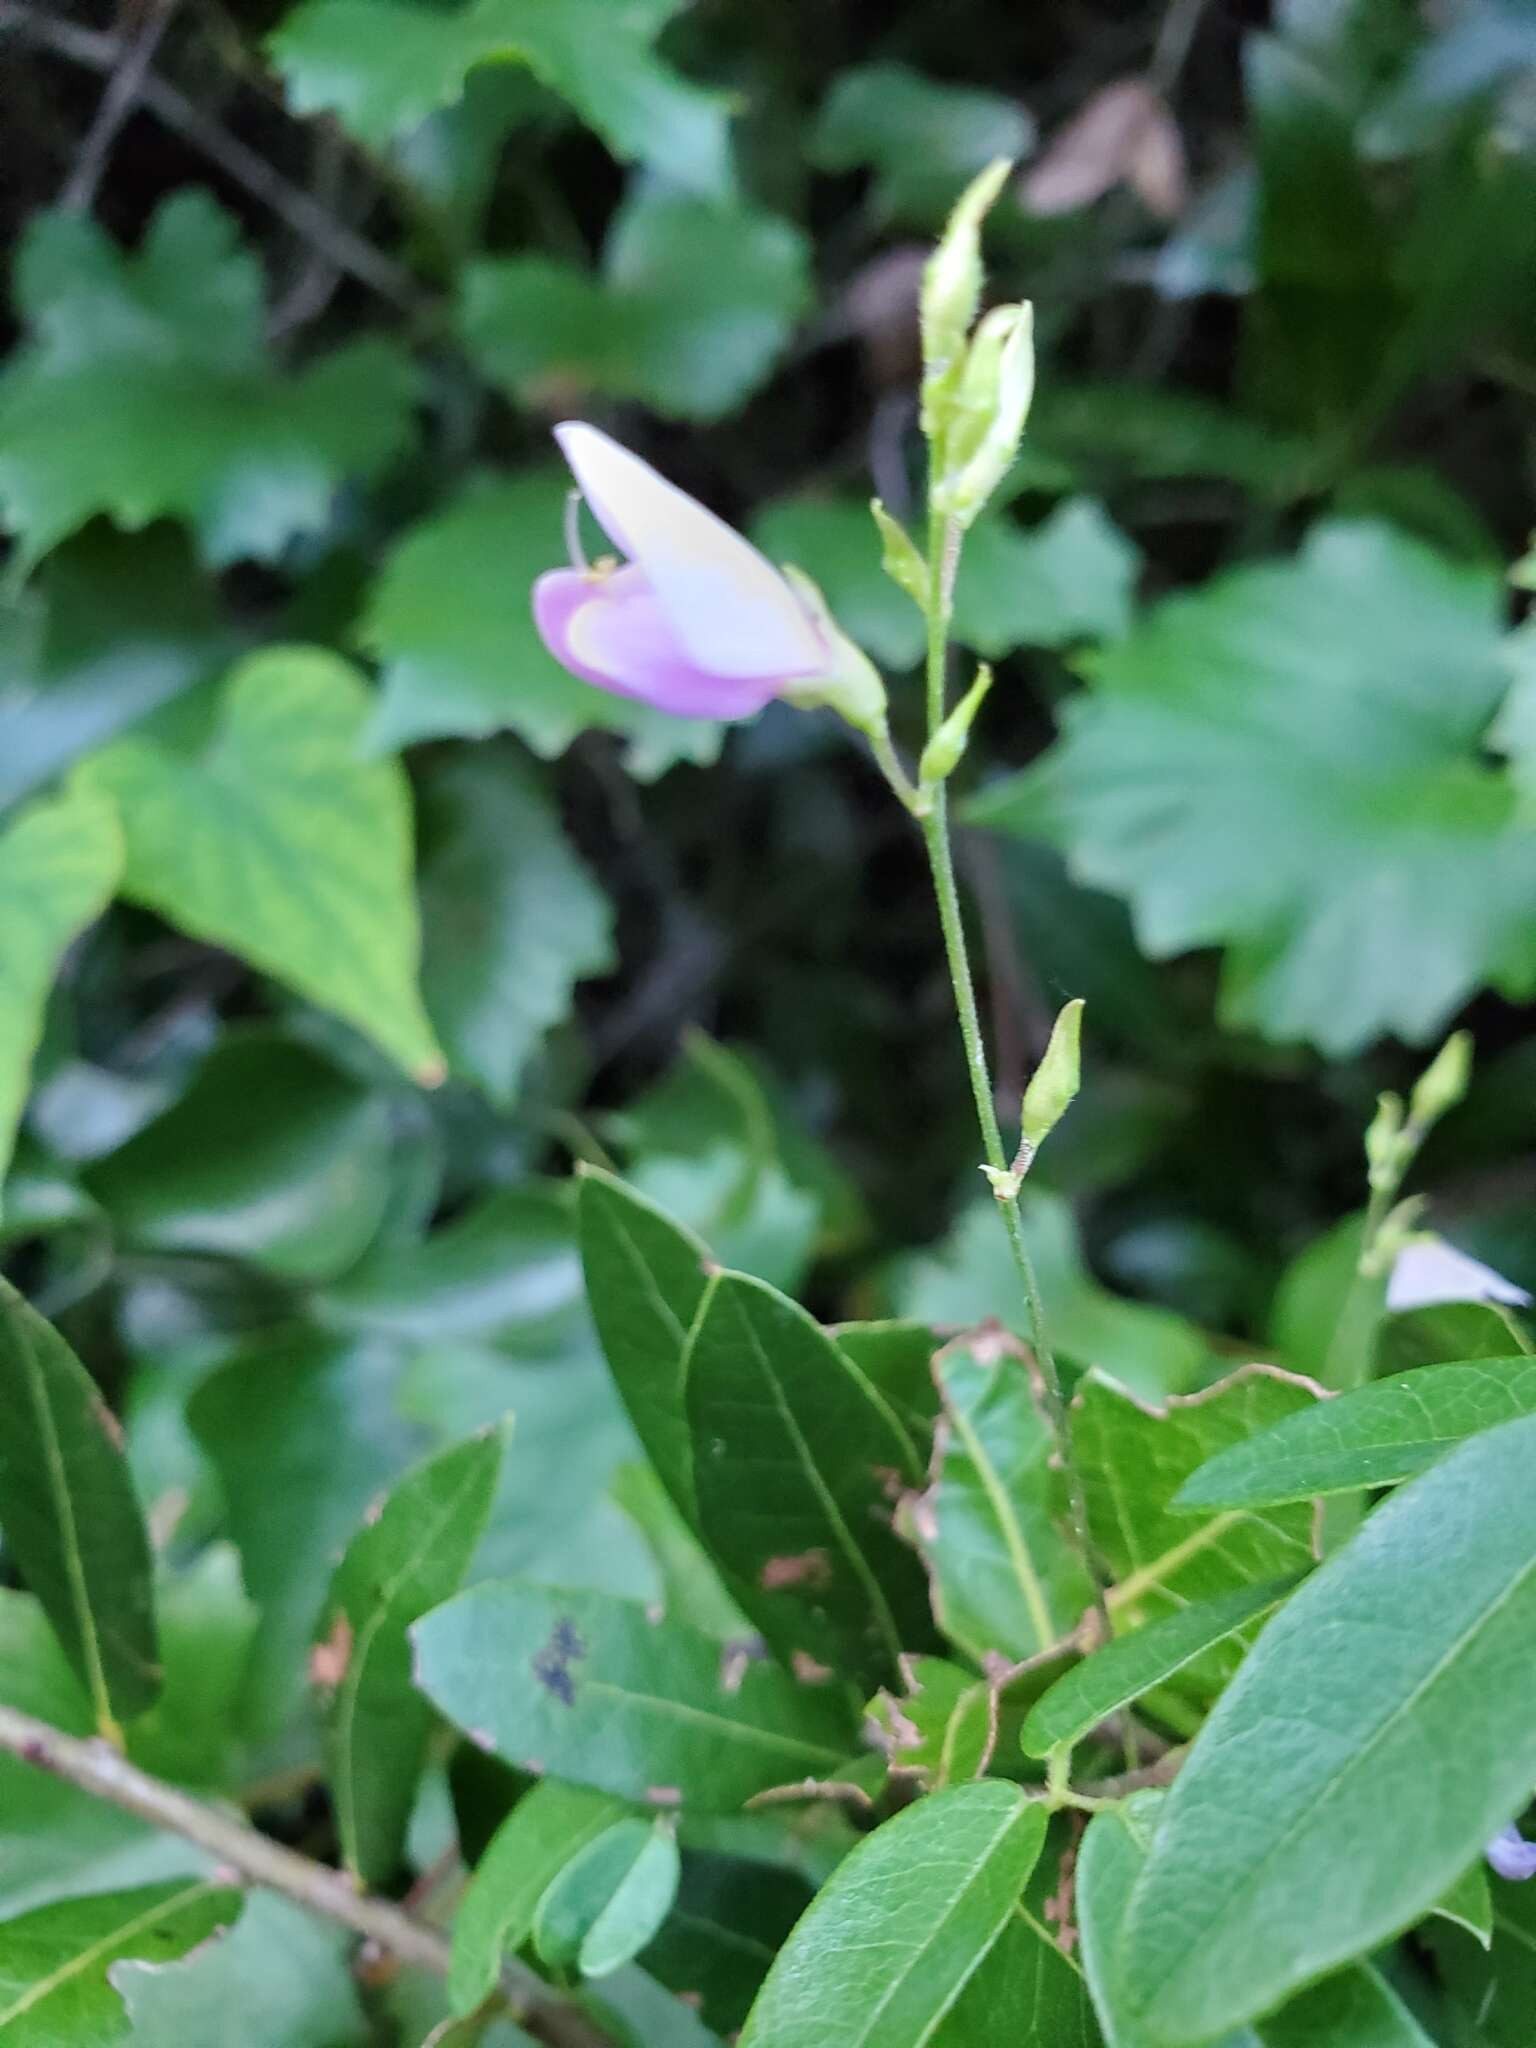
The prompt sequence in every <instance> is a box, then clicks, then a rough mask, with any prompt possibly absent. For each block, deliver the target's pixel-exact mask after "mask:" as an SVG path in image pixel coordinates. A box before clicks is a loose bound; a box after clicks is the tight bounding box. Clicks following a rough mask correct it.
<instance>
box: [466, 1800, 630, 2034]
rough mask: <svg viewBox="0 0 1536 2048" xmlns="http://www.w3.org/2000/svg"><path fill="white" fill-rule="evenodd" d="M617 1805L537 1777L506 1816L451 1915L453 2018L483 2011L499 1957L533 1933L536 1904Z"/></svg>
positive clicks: (616, 1812)
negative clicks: (457, 2015) (477, 2008)
mask: <svg viewBox="0 0 1536 2048" xmlns="http://www.w3.org/2000/svg"><path fill="white" fill-rule="evenodd" d="M623 1812H624V1807H623V1804H622V1802H621V1801H619V1800H617V1799H615V1798H614V1797H613V1796H612V1794H611V1793H608V1792H597V1791H594V1790H593V1789H592V1787H591V1786H590V1785H567V1784H565V1783H563V1782H562V1781H561V1780H560V1779H558V1778H542V1779H540V1781H539V1783H538V1784H537V1785H535V1786H534V1787H533V1788H532V1790H531V1791H528V1792H525V1793H524V1794H523V1796H522V1798H521V1799H520V1800H519V1801H518V1802H517V1804H516V1806H514V1807H513V1809H512V1811H511V1812H510V1813H509V1814H508V1815H507V1817H506V1819H505V1820H504V1821H503V1822H502V1824H501V1826H500V1827H499V1828H498V1829H497V1830H496V1833H495V1834H494V1835H493V1836H492V1838H491V1841H490V1844H489V1846H488V1847H487V1849H486V1851H485V1854H484V1855H483V1856H482V1857H481V1858H480V1861H479V1862H478V1863H477V1864H476V1866H475V1870H474V1875H473V1876H472V1877H471V1878H470V1881H469V1886H468V1889H467V1890H466V1891H465V1893H464V1896H463V1898H462V1899H461V1900H460V1901H459V1906H458V1910H457V1912H456V1913H455V1914H454V1916H453V1968H452V1971H451V1973H450V1975H449V1979H448V1992H449V1997H450V1999H451V2001H452V2004H453V2009H454V2011H455V2012H457V2013H470V2012H473V2011H474V2010H475V2008H476V2007H477V2006H480V2005H483V2004H484V2002H485V2000H486V1999H487V1998H489V1996H490V1995H491V1993H492V1991H494V1990H495V1988H496V1980H497V1978H498V1976H499V1975H500V1972H501V1964H502V1958H503V1957H504V1956H507V1955H512V1954H515V1953H516V1951H517V1950H518V1949H520V1948H521V1947H522V1945H523V1943H524V1942H525V1941H526V1940H527V1939H528V1937H529V1935H530V1934H531V1933H532V1931H533V1916H534V1913H535V1911H536V1910H537V1907H538V1904H539V1901H540V1899H542V1898H543V1896H544V1894H545V1892H546V1891H547V1890H548V1889H549V1887H550V1885H551V1884H553V1882H554V1881H555V1879H556V1878H557V1877H558V1876H559V1874H560V1872H561V1871H562V1870H563V1869H564V1868H565V1867H566V1865H567V1863H569V1861H570V1859H571V1858H572V1857H573V1856H576V1855H579V1854H580V1852H581V1851H582V1849H584V1848H585V1847H586V1845H587V1844H588V1843H589V1842H592V1841H595V1840H596V1839H597V1838H598V1836H600V1835H601V1834H603V1833H604V1832H605V1831H606V1830H607V1829H608V1828H609V1827H611V1826H612V1824H613V1822H614V1821H616V1820H617V1819H619V1817H620V1816H621V1815H622V1814H623Z"/></svg>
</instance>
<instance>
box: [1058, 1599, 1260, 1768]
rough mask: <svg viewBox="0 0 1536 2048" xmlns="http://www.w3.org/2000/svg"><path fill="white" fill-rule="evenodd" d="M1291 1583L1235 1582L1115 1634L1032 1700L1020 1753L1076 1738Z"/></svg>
mask: <svg viewBox="0 0 1536 2048" xmlns="http://www.w3.org/2000/svg"><path fill="white" fill-rule="evenodd" d="M1296 1583H1297V1581H1296V1579H1295V1577H1291V1578H1285V1579H1272V1580H1270V1581H1268V1582H1267V1583H1264V1584H1260V1585H1257V1586H1236V1587H1234V1588H1233V1590H1232V1591H1231V1592H1230V1593H1223V1594H1219V1595H1218V1596H1217V1597H1216V1598H1215V1599H1214V1600H1200V1601H1197V1602H1196V1603H1195V1604H1194V1605H1193V1606H1192V1607H1185V1608H1181V1609H1176V1610H1175V1611H1174V1612H1173V1613H1171V1614H1165V1615H1164V1616H1163V1618H1162V1620H1161V1621H1154V1622H1152V1623H1151V1624H1150V1625H1149V1626H1148V1627H1146V1628H1139V1629H1136V1630H1135V1631H1134V1632H1133V1633H1132V1634H1131V1635H1128V1636H1117V1637H1116V1638H1115V1640H1114V1641H1113V1642H1110V1643H1106V1644H1105V1645H1104V1647H1103V1648H1102V1649H1101V1650H1095V1651H1094V1653H1093V1655H1092V1656H1091V1657H1087V1658H1085V1659H1084V1660H1083V1662H1082V1663H1081V1664H1078V1665H1075V1666H1074V1667H1073V1669H1072V1670H1070V1671H1069V1672H1067V1673H1066V1674H1065V1676H1064V1677H1061V1678H1058V1679H1057V1681H1056V1683H1055V1684H1054V1685H1053V1686H1051V1687H1050V1689H1049V1690H1048V1691H1047V1692H1044V1693H1042V1694H1041V1696H1040V1698H1039V1699H1038V1700H1036V1702H1035V1704H1034V1705H1033V1707H1031V1708H1030V1710H1029V1716H1028V1718H1027V1719H1026V1721H1025V1723H1024V1732H1023V1736H1022V1738H1021V1740H1022V1742H1023V1747H1024V1754H1025V1755H1026V1756H1049V1755H1050V1753H1051V1751H1052V1750H1053V1749H1056V1748H1059V1747H1060V1746H1061V1745H1062V1744H1063V1743H1074V1742H1081V1741H1082V1739H1083V1737H1084V1736H1085V1735H1087V1734H1089V1733H1090V1732H1091V1731H1092V1730H1093V1729H1094V1728H1096V1727H1097V1726H1098V1724H1099V1723H1100V1722H1101V1721H1104V1720H1107V1719H1108V1717H1109V1716H1110V1715H1111V1714H1112V1713H1114V1712H1115V1710H1116V1708H1118V1707H1123V1706H1127V1705H1129V1704H1130V1702H1131V1701H1132V1700H1137V1699H1140V1698H1141V1697H1142V1695H1143V1694H1144V1693H1148V1692H1151V1691H1152V1689H1153V1687H1154V1686H1158V1685H1161V1684H1162V1683H1163V1681H1164V1679H1166V1678H1171V1677H1172V1676H1173V1675H1174V1673H1175V1672H1176V1671H1182V1670H1183V1668H1184V1666H1185V1665H1186V1664H1188V1663H1190V1662H1191V1661H1192V1660H1193V1659H1194V1658H1196V1657H1198V1656H1199V1655H1200V1654H1201V1652H1202V1651H1204V1650H1208V1649H1210V1648H1211V1647H1212V1645H1213V1644H1216V1643H1221V1642H1225V1641H1226V1639H1227V1637H1228V1636H1230V1635H1232V1634H1234V1633H1235V1632H1236V1630H1238V1629H1240V1628H1241V1627H1242V1626H1243V1625H1244V1623H1245V1622H1249V1621H1254V1620H1256V1619H1257V1618H1258V1616H1260V1615H1261V1614H1264V1613H1266V1612H1267V1611H1268V1610H1269V1609H1270V1608H1271V1607H1273V1606H1275V1605H1276V1604H1277V1603H1278V1602H1279V1601H1281V1600H1283V1599H1284V1598H1285V1596H1286V1594H1287V1593H1288V1592H1289V1591H1290V1590H1291V1588H1292V1587H1293V1586H1294V1585H1295V1584H1296Z"/></svg>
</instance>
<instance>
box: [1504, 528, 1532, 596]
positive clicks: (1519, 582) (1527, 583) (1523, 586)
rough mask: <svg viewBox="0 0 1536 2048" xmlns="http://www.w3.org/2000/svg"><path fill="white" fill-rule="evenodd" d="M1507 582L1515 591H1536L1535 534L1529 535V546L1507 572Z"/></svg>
mask: <svg viewBox="0 0 1536 2048" xmlns="http://www.w3.org/2000/svg"><path fill="white" fill-rule="evenodd" d="M1509 580H1510V582H1511V583H1513V585H1514V586H1515V588H1516V590H1532V591H1536V533H1533V534H1532V535H1531V545H1530V547H1529V548H1528V549H1527V551H1526V552H1525V554H1523V555H1522V556H1521V557H1520V559H1519V561H1518V562H1516V564H1515V566H1514V567H1513V569H1511V570H1510V572H1509Z"/></svg>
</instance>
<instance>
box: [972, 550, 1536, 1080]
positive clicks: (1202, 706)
mask: <svg viewBox="0 0 1536 2048" xmlns="http://www.w3.org/2000/svg"><path fill="white" fill-rule="evenodd" d="M1500 603H1501V599H1500V594H1499V589H1498V580H1497V576H1496V574H1495V573H1494V572H1493V571H1492V570H1490V569H1488V568H1487V567H1486V566H1483V565H1468V564H1466V563H1464V562H1458V561H1452V560H1449V559H1447V558H1445V557H1442V556H1439V555H1436V554H1434V553H1433V552H1431V551H1430V550H1429V549H1427V548H1424V547H1422V546H1420V545H1418V544H1417V543H1415V542H1412V541H1409V540H1407V539H1405V538H1404V537H1403V536H1402V535H1401V534H1398V533H1396V532H1394V531H1393V530H1392V529H1390V528H1386V527H1373V526H1367V525H1356V524H1346V523H1334V524H1330V525H1325V526H1322V527H1319V528H1318V529H1316V530H1315V531H1314V533H1313V534H1312V536H1311V538H1310V539H1309V541H1308V543H1307V545H1306V547H1305V549H1304V550H1303V551H1302V553H1301V554H1300V555H1298V556H1297V557H1296V558H1295V559H1294V560H1292V561H1286V562H1277V563H1267V564H1264V565H1262V566H1260V567H1256V568H1240V569H1235V570H1231V571H1229V572H1228V573H1227V574H1225V575H1223V576H1220V577H1218V578H1216V579H1215V580H1214V581H1213V582H1211V583H1209V584H1208V585H1206V586H1205V588H1203V589H1202V590H1200V591H1198V592H1196V593H1194V594H1189V595H1182V596H1178V597H1172V598H1168V599H1166V600H1165V601H1164V602H1163V603H1162V604H1161V605H1159V606H1157V607H1156V608H1155V610H1154V611H1152V612H1151V613H1150V614H1148V616H1147V617H1146V619H1145V621H1144V622H1143V623H1142V624H1141V625H1140V626H1138V627H1137V629H1136V630H1135V631H1134V632H1132V633H1131V634H1129V635H1128V636H1127V637H1126V638H1125V639H1124V640H1122V641H1120V642H1118V643H1116V644H1114V645H1113V646H1111V647H1109V648H1106V649H1105V650H1103V651H1102V652H1101V654H1100V655H1099V656H1098V658H1097V660H1096V662H1095V664H1094V670H1093V685H1092V687H1091V688H1090V689H1089V690H1088V691H1086V692H1084V693H1083V694H1082V695H1081V696H1079V697H1077V698H1075V699H1073V700H1072V701H1071V702H1070V703H1069V704H1068V705H1067V706H1066V707H1065V709H1064V712H1063V719H1062V726H1063V735H1062V738H1061V740H1060V742H1059V743H1058V745H1057V746H1056V748H1055V749H1054V750H1053V751H1052V752H1051V754H1050V755H1048V756H1047V757H1046V759H1045V761H1044V762H1043V763H1042V764H1041V765H1040V766H1039V767H1037V768H1033V769H1030V770H1027V771H1026V772H1025V773H1024V775H1023V776H1021V777H1015V778H1013V779H1011V780H1010V781H1008V782H1006V783H1004V784H1002V785H1000V786H999V787H998V788H997V789H995V790H993V791H990V792H989V793H988V795H987V796H986V798H985V799H984V800H982V801H981V802H980V803H978V804H975V805H973V806H972V809H971V812H970V815H971V816H972V817H973V818H975V819H977V820H978V821H981V822H984V823H988V824H992V825H996V826H998V827H1000V828H1001V829H1003V830H1005V831H1014V832H1018V833H1020V834H1022V835H1024V836H1026V837H1027V836H1032V835H1033V836H1041V837H1046V838H1049V839H1051V840H1053V841H1054V842H1055V843H1057V844H1058V845H1061V846H1062V847H1064V848H1065V849H1066V850H1067V852H1068V854H1069V856H1070V860H1071V864H1072V868H1073V872H1074V873H1075V874H1076V875H1077V877H1078V878H1079V879H1080V880H1082V881H1085V882H1089V883H1092V884H1094V885H1096V886H1098V887H1102V888H1107V889H1112V890H1116V891H1119V892H1120V893H1121V894H1123V895H1125V896H1127V897H1128V898H1129V899H1130V902H1131V905H1132V909H1133V912H1134V916H1135V920H1136V927H1137V933H1138V937H1139V939H1140V941H1141V944H1142V945H1143V947H1144V948H1145V949H1146V950H1147V951H1148V952H1150V953H1151V954H1153V955H1154V956H1155V957H1158V958H1162V957H1166V956H1168V955H1171V954H1175V953H1180V952H1184V951H1186V950H1188V949H1189V948H1191V947H1195V946H1208V945H1218V944H1225V945H1226V946H1227V947H1228V948H1229V951H1228V955H1227V960H1226V967H1225V973H1224V981H1223V1015H1224V1019H1225V1021H1226V1022H1227V1023H1228V1024H1230V1025H1234V1026H1238V1027H1242V1028H1248V1029H1255V1030H1258V1031H1260V1032H1262V1033H1263V1034H1264V1035H1265V1036H1266V1037H1269V1038H1273V1039H1278V1040H1292V1039H1310V1040H1311V1041H1312V1042H1313V1043H1314V1044H1316V1045H1318V1046H1320V1047H1321V1048H1323V1049H1324V1050H1325V1051H1328V1052H1331V1053H1335V1054H1342V1053H1347V1052H1353V1051H1356V1050H1358V1049H1359V1048H1360V1047H1361V1046H1363V1045H1366V1044H1368V1043H1369V1042H1370V1041H1371V1040H1373V1039H1374V1038H1377V1037H1379V1036H1381V1035H1382V1034H1383V1033H1385V1032H1395V1033H1396V1034H1398V1035H1399V1036H1401V1037H1404V1038H1407V1039H1410V1040H1413V1041H1420V1040H1423V1039H1425V1038H1428V1037H1430V1036H1432V1035H1434V1034H1435V1033H1436V1032H1438V1031H1439V1030H1440V1029H1441V1028H1442V1027H1443V1024H1444V1021H1445V1019H1446V1017H1447V1016H1448V1015H1449V1014H1450V1013H1451V1012H1452V1011H1453V1010H1455V1009H1456V1008H1457V1007H1458V1006H1459V1005H1460V1004H1461V1003H1463V1002H1464V1001H1465V1000H1466V998H1467V997H1468V996H1469V995H1470V994H1471V993H1472V992H1473V991H1474V990H1475V989H1476V988H1477V987H1478V986H1479V985H1480V984H1481V983H1483V982H1485V981H1491V982H1492V983H1493V984H1494V985H1495V986H1497V987H1498V988H1500V989H1502V990H1504V991H1505V992H1506V993H1508V994H1510V995H1513V996H1519V995H1522V994H1524V993H1527V992H1528V991H1529V990H1530V989H1531V987H1532V986H1533V985H1536V943H1533V939H1532V927H1531V922H1530V918H1529V915H1528V912H1529V905H1530V901H1531V896H1532V891H1533V888H1536V830H1533V829H1532V827H1531V825H1530V823H1529V822H1528V821H1527V820H1526V819H1525V818H1524V817H1523V816H1522V814H1521V812H1520V808H1519V803H1518V797H1517V792H1516V790H1515V787H1514V785H1513V784H1512V782H1511V781H1510V780H1509V779H1508V777H1507V776H1505V775H1503V774H1501V773H1498V772H1495V771H1494V770H1493V769H1491V768H1490V767H1489V766H1487V765H1486V763H1485V762H1484V761H1483V759H1482V757H1481V752H1480V743H1481V739H1482V735H1483V732H1484V729H1485V728H1486V726H1487V723H1488V720H1489V717H1490V716H1491V714H1492V712H1493V709H1494V706H1495V704H1496V703H1497V701H1498V696H1499V694H1500V690H1501V678H1500V675H1499V669H1498V662H1497V654H1498V611H1499V605H1500Z"/></svg>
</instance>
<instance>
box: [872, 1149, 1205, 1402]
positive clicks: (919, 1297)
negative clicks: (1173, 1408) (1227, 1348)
mask: <svg viewBox="0 0 1536 2048" xmlns="http://www.w3.org/2000/svg"><path fill="white" fill-rule="evenodd" d="M1023 1215H1024V1233H1025V1236H1026V1238H1027V1239H1028V1241H1029V1249H1030V1254H1031V1256H1032V1258H1033V1259H1034V1262H1035V1270H1036V1272H1037V1273H1038V1275H1039V1279H1040V1291H1041V1293H1042V1295H1043V1296H1044V1298H1045V1312H1046V1318H1047V1321H1048V1322H1049V1324H1050V1330H1051V1338H1052V1341H1053V1343H1054V1344H1055V1346H1056V1349H1057V1350H1058V1352H1060V1353H1061V1354H1062V1355H1063V1356H1065V1357H1067V1358H1070V1359H1072V1360H1074V1361H1075V1362H1077V1363H1078V1364H1080V1365H1084V1366H1087V1365H1097V1366H1100V1367H1102V1368H1103V1370H1104V1371H1106V1372H1108V1373H1112V1374H1113V1375H1114V1376H1115V1378H1116V1379H1118V1380H1122V1381H1123V1382H1124V1383H1125V1385H1126V1386H1127V1387H1131V1388H1134V1389H1135V1390H1136V1391H1137V1392H1139V1393H1143V1394H1146V1395H1148V1396H1149V1397H1151V1398H1154V1399H1155V1398H1157V1397H1158V1396H1160V1395H1162V1394H1166V1393H1172V1392H1176V1391H1178V1390H1179V1389H1182V1388H1184V1387H1187V1386H1190V1385H1192V1384H1193V1383H1194V1381H1195V1380H1196V1379H1197V1377H1198V1376H1199V1375H1200V1373H1201V1370H1202V1368H1203V1367H1204V1366H1205V1364H1206V1361H1207V1357H1208V1355H1209V1354H1208V1347H1207V1345H1206V1342H1205V1340H1204V1338H1202V1337H1201V1335H1200V1333H1199V1332H1198V1331H1197V1330H1196V1329H1194V1328H1193V1326H1192V1325H1191V1324H1189V1323H1186V1322H1185V1321H1184V1319H1183V1317H1182V1316H1176V1315H1174V1314H1173V1313H1172V1312H1171V1311H1170V1310H1168V1309H1163V1308H1153V1307H1151V1306H1149V1305H1148V1304H1146V1303H1144V1302H1137V1301H1121V1300H1119V1299H1118V1298H1117V1297H1116V1296H1115V1295H1112V1294H1110V1293H1108V1292H1106V1290H1105V1289H1104V1288H1102V1287H1100V1286H1099V1284H1098V1282H1097V1281H1096V1280H1095V1279H1094V1278H1093V1276H1092V1275H1091V1274H1090V1273H1089V1271H1088V1268H1087V1266H1086V1265H1085V1264H1084V1262H1083V1254H1082V1249H1081V1246H1080V1245H1079V1242H1078V1236H1077V1226H1076V1224H1075V1222H1074V1221H1073V1216H1072V1210H1071V1206H1070V1205H1069V1204H1068V1203H1067V1202H1065V1201H1063V1200H1062V1198H1061V1197H1060V1196H1059V1195H1053V1194H1048V1193H1046V1192H1045V1191H1044V1190H1043V1189H1039V1188H1037V1189H1034V1190H1033V1191H1032V1192H1029V1193H1026V1194H1025V1196H1024V1197H1023ZM891 1291H892V1294H893V1296H894V1299H895V1304H896V1307H897V1310H898V1312H899V1313H900V1314H901V1315H904V1316H911V1317H912V1318H913V1319H914V1320H915V1321H917V1322H920V1323H927V1324H930V1325H932V1326H933V1327H935V1328H937V1329H944V1328H948V1329H951V1330H963V1329H969V1328H971V1327H972V1326H973V1325H974V1324H975V1323H978V1322H981V1321H983V1320H984V1319H986V1318H989V1317H995V1318H996V1320H997V1321H998V1322H1000V1323H1002V1324H1003V1326H1004V1327H1005V1328H1007V1329H1010V1330H1012V1331H1013V1333H1014V1335H1015V1336H1017V1337H1022V1338H1023V1339H1025V1341H1026V1342H1027V1341H1028V1339H1029V1335H1030V1330H1029V1317H1028V1312H1027V1310H1026V1308H1025V1306H1024V1302H1023V1299H1022V1297H1021V1295H1020V1292H1019V1276H1018V1273H1017V1270H1016V1269H1015V1267H1014V1264H1013V1260H1012V1258H1011V1256H1010V1255H1009V1251H1008V1239H1007V1237H1006V1236H1005V1235H1004V1232H1003V1227H1002V1223H1001V1221H1000V1219H999V1217H998V1214H997V1204H996V1202H994V1201H993V1200H992V1199H991V1197H990V1196H986V1195H983V1196H982V1197H981V1198H980V1199H979V1200H977V1201H976V1202H974V1203H972V1205H971V1206H970V1207H969V1208H967V1209H965V1210H962V1212H961V1214H960V1216H959V1217H958V1219H957V1220H956V1222H955V1224H954V1227H953V1228H952V1230H951V1231H950V1234H949V1236H948V1237H947V1238H945V1239H944V1240H943V1242H942V1243H941V1244H939V1245H937V1246H935V1247H934V1248H933V1249H932V1250H931V1251H928V1252H923V1253H919V1254H917V1255H915V1256H909V1257H907V1258H904V1259H900V1260H898V1261H897V1262H896V1264H895V1266H894V1268H893V1270H892V1285H891Z"/></svg>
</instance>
